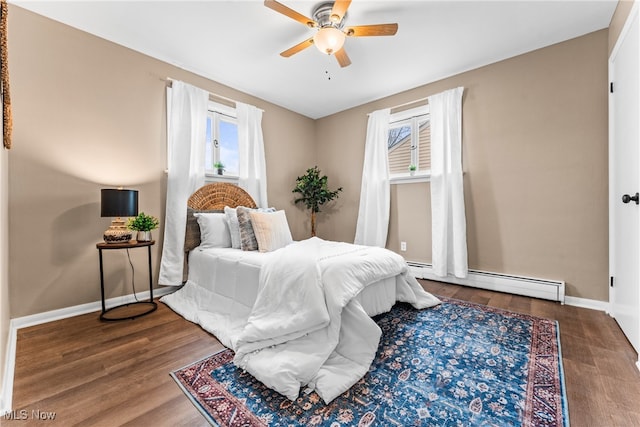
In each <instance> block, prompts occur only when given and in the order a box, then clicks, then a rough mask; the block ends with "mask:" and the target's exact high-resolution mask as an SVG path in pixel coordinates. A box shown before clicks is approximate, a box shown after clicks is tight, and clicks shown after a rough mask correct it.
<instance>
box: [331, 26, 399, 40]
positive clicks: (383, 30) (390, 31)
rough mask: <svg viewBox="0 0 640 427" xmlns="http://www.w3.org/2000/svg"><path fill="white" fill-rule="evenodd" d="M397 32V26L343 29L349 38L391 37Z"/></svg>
mask: <svg viewBox="0 0 640 427" xmlns="http://www.w3.org/2000/svg"><path fill="white" fill-rule="evenodd" d="M397 31H398V24H375V25H356V26H355V27H348V28H345V29H344V32H345V34H346V35H348V36H351V37H368V36H393V35H395V34H396V32H397Z"/></svg>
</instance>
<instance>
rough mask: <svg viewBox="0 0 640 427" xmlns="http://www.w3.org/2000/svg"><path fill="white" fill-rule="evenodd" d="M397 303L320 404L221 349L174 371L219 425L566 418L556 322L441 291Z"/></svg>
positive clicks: (550, 421)
mask: <svg viewBox="0 0 640 427" xmlns="http://www.w3.org/2000/svg"><path fill="white" fill-rule="evenodd" d="M441 299H442V300H443V303H442V304H440V305H439V306H437V307H434V308H430V309H425V310H415V309H413V308H412V307H411V306H409V305H405V304H396V306H395V307H394V308H393V309H392V310H391V311H390V312H389V313H386V314H383V315H380V316H377V317H376V318H375V320H376V322H377V323H378V325H379V326H380V328H381V329H382V339H381V341H380V345H379V347H378V353H377V355H376V358H375V360H374V362H373V364H372V366H371V368H370V370H369V372H368V373H367V375H365V377H364V378H362V379H361V380H360V381H359V382H358V383H357V384H355V385H354V386H353V387H352V388H351V389H350V390H348V391H347V392H345V393H344V394H342V395H341V396H339V397H338V398H336V399H335V400H334V401H333V402H331V403H330V404H329V405H324V404H323V402H322V401H321V400H320V398H319V397H318V395H317V394H315V393H310V394H308V395H304V394H303V395H301V397H299V398H298V399H297V400H296V401H295V402H292V401H290V400H288V399H286V398H285V397H283V396H281V395H280V394H278V393H276V392H274V391H272V390H270V389H268V388H266V387H265V386H264V385H262V383H260V382H259V381H257V380H255V379H254V378H253V377H252V376H251V375H249V374H247V373H243V372H242V371H241V370H240V369H238V368H236V367H235V366H234V365H233V362H232V360H233V352H232V351H231V350H223V351H221V352H219V353H217V354H214V355H212V356H209V357H207V358H205V359H203V360H200V361H198V362H196V363H194V364H192V365H189V366H187V367H185V368H182V369H180V370H178V371H175V372H173V373H171V375H172V376H173V378H174V379H175V380H176V381H177V383H178V384H179V385H180V386H181V387H182V389H183V390H184V391H185V393H186V394H187V395H188V396H189V397H190V398H191V400H192V401H193V403H194V404H195V405H196V407H198V409H200V411H201V412H202V413H203V415H204V416H205V417H206V418H207V420H208V421H209V422H210V423H211V424H213V425H219V426H264V425H266V426H300V425H304V426H330V427H338V426H359V427H360V426H362V427H366V426H371V425H378V426H393V425H397V426H480V425H482V426H568V425H569V413H568V410H567V400H566V394H565V386H564V378H563V373H562V357H561V354H560V340H559V331H558V324H557V322H556V321H552V320H548V319H542V318H538V317H533V316H529V315H525V314H518V313H513V312H509V311H505V310H501V309H497V308H492V307H487V306H483V305H478V304H473V303H469V302H463V301H458V300H451V299H446V298H441Z"/></svg>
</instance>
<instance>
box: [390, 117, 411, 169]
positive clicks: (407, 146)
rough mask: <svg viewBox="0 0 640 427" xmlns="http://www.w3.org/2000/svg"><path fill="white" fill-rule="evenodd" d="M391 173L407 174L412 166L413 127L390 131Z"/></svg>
mask: <svg viewBox="0 0 640 427" xmlns="http://www.w3.org/2000/svg"><path fill="white" fill-rule="evenodd" d="M387 146H388V147H389V173H391V174H394V173H406V172H408V171H409V165H410V164H411V125H410V124H408V125H404V126H398V127H395V128H391V129H389V138H388V140H387Z"/></svg>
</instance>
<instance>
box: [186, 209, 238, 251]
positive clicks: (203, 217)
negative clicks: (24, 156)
mask: <svg viewBox="0 0 640 427" xmlns="http://www.w3.org/2000/svg"><path fill="white" fill-rule="evenodd" d="M193 216H195V217H196V220H197V221H198V225H199V226H200V247H201V248H230V247H231V234H230V233H229V226H228V225H227V218H226V215H225V214H223V213H217V212H216V213H214V212H211V213H202V212H197V213H194V214H193Z"/></svg>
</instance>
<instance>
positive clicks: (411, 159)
mask: <svg viewBox="0 0 640 427" xmlns="http://www.w3.org/2000/svg"><path fill="white" fill-rule="evenodd" d="M429 124H430V122H429V109H428V106H421V107H418V108H413V109H410V110H406V111H402V112H400V113H395V114H392V115H391V120H390V123H389V136H388V139H387V147H388V150H389V151H388V158H389V175H390V177H391V178H392V179H393V178H396V179H400V178H409V177H410V176H411V175H413V173H411V172H410V169H409V167H410V166H411V165H415V166H416V170H415V176H416V177H418V178H425V177H428V176H429V172H430V170H431V127H430V126H429ZM412 179H413V178H412Z"/></svg>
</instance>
